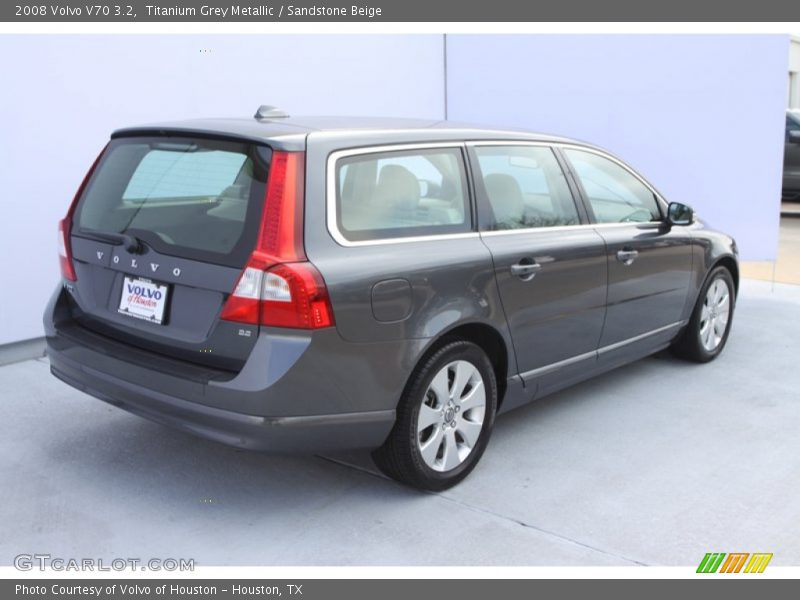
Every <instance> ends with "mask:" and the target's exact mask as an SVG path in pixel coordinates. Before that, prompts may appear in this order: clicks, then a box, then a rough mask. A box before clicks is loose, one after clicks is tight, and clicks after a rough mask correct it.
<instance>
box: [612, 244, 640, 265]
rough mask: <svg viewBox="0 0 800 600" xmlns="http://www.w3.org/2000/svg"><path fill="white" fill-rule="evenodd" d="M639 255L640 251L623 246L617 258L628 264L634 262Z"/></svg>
mask: <svg viewBox="0 0 800 600" xmlns="http://www.w3.org/2000/svg"><path fill="white" fill-rule="evenodd" d="M637 256H639V252H638V250H634V249H633V248H623V249H622V250H620V251H619V252H617V260H618V261H619V262H621V263H622V264H623V265H626V266H627V265H631V264H633V261H635V260H636V257H637Z"/></svg>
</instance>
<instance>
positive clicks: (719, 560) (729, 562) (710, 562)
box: [697, 552, 772, 573]
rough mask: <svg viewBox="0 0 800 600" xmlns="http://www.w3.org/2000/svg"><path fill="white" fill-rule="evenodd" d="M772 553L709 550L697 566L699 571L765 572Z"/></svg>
mask: <svg viewBox="0 0 800 600" xmlns="http://www.w3.org/2000/svg"><path fill="white" fill-rule="evenodd" d="M771 560H772V553H771V552H770V553H766V552H754V553H752V554H750V553H749V552H731V553H730V554H725V553H724V552H709V553H707V554H706V555H705V556H704V557H703V560H701V561H700V564H699V565H698V566H697V572H698V573H763V572H764V569H766V568H767V565H768V564H769V561H771Z"/></svg>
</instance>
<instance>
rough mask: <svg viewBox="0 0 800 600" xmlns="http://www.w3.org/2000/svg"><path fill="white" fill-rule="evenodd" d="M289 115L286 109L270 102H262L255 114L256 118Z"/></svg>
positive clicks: (275, 117)
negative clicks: (271, 104)
mask: <svg viewBox="0 0 800 600" xmlns="http://www.w3.org/2000/svg"><path fill="white" fill-rule="evenodd" d="M288 116H289V113H287V112H286V111H285V110H283V109H281V108H278V107H277V106H270V105H269V104H262V105H261V106H259V107H258V110H257V111H256V114H255V115H253V118H254V119H286V118H287V117H288Z"/></svg>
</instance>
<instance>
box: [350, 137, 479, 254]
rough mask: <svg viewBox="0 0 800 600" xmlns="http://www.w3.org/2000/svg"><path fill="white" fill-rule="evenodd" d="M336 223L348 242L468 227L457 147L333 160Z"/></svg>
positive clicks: (456, 230) (469, 225)
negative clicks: (334, 164) (334, 165)
mask: <svg viewBox="0 0 800 600" xmlns="http://www.w3.org/2000/svg"><path fill="white" fill-rule="evenodd" d="M336 191H337V198H336V220H337V226H338V229H339V231H340V233H342V235H344V237H345V238H347V239H348V240H350V241H365V240H379V239H387V238H388V239H391V238H400V237H415V236H424V235H437V234H449V233H462V232H466V231H470V229H471V227H472V225H471V220H470V212H469V196H468V192H467V182H466V175H465V171H464V159H463V156H462V154H461V150H460V149H459V148H435V149H425V150H423V149H420V150H402V151H397V152H377V153H374V154H372V153H370V154H358V155H353V156H347V157H344V158H341V159H339V161H337V164H336Z"/></svg>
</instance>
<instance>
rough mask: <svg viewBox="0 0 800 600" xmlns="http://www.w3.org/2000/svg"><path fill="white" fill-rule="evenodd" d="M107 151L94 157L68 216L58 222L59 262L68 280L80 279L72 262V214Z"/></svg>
mask: <svg viewBox="0 0 800 600" xmlns="http://www.w3.org/2000/svg"><path fill="white" fill-rule="evenodd" d="M106 147H107V146H106ZM105 151H106V149H105V148H103V150H102V151H101V152H100V154H98V155H97V158H95V159H94V162H93V163H92V166H91V167H89V170H88V171H87V172H86V175H85V176H84V177H83V181H82V182H81V185H80V186H79V187H78V191H77V192H75V196H74V197H73V198H72V203H71V204H70V205H69V209H68V210H67V216H66V217H64V218H63V219H61V220H60V221H59V222H58V262H59V263H60V265H61V276H62V277H63V278H64V279H66V280H68V281H77V280H78V276H77V275H76V274H75V266H74V265H73V264H72V244H71V243H70V234H71V233H72V215H73V214H74V213H75V207H76V206H77V204H78V200H80V197H81V196H82V195H83V190H84V189H86V184H87V183H89V178H90V177H91V176H92V173H94V170H95V169H96V168H97V163H99V162H100V157H101V156H103V152H105Z"/></svg>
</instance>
